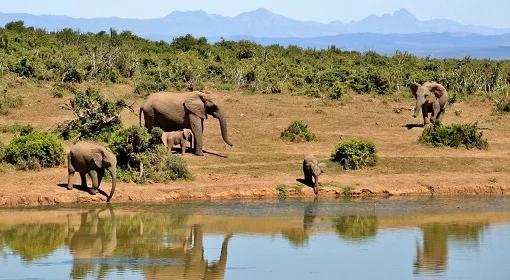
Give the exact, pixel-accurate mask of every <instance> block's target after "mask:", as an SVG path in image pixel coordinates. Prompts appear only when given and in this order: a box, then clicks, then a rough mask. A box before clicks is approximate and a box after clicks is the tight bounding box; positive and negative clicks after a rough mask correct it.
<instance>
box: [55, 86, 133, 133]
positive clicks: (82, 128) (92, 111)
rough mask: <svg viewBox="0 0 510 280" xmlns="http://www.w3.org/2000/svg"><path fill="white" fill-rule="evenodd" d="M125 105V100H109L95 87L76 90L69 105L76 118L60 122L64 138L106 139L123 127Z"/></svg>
mask: <svg viewBox="0 0 510 280" xmlns="http://www.w3.org/2000/svg"><path fill="white" fill-rule="evenodd" d="M124 107H127V105H126V103H125V102H124V101H123V100H117V101H116V102H112V101H109V100H107V99H106V98H105V97H104V96H102V95H101V94H100V93H99V92H98V91H97V90H95V89H92V88H88V89H87V90H85V91H79V90H76V91H75V95H74V98H73V99H72V100H71V101H70V106H69V109H70V110H71V111H73V113H74V115H75V117H76V118H75V119H74V120H71V121H68V122H65V123H62V124H60V125H59V130H60V133H61V135H62V137H64V139H73V138H78V139H99V140H106V139H107V138H108V136H109V135H110V134H111V133H112V132H113V131H115V130H117V129H119V128H120V127H121V121H120V117H119V115H120V112H121V110H122V109H123V108H124Z"/></svg>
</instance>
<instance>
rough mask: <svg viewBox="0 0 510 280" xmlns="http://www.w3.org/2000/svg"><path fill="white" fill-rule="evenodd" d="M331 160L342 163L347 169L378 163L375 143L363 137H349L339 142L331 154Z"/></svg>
mask: <svg viewBox="0 0 510 280" xmlns="http://www.w3.org/2000/svg"><path fill="white" fill-rule="evenodd" d="M331 160H332V161H334V162H338V163H340V164H341V165H342V166H343V167H344V168H345V169H352V170H355V169H361V168H363V167H365V166H375V165H376V164H377V150H376V148H375V145H374V144H373V143H371V142H369V141H366V140H362V139H349V140H346V141H343V142H340V143H338V144H337V145H336V146H335V149H334V151H333V153H332V154H331Z"/></svg>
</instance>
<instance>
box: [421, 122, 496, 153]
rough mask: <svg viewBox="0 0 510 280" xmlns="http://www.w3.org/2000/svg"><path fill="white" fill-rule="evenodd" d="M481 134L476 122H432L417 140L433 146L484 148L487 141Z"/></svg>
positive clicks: (486, 145)
mask: <svg viewBox="0 0 510 280" xmlns="http://www.w3.org/2000/svg"><path fill="white" fill-rule="evenodd" d="M482 136H483V133H482V132H481V131H480V128H478V124H477V123H473V124H460V125H459V124H452V125H440V124H434V125H431V126H428V127H427V128H425V130H423V133H422V135H421V136H420V138H419V139H418V141H419V142H420V143H423V144H429V145H432V146H435V147H438V146H448V147H453V148H458V147H460V146H464V147H466V149H472V148H477V149H486V148H487V147H488V145H489V143H488V142H487V140H485V139H483V138H482Z"/></svg>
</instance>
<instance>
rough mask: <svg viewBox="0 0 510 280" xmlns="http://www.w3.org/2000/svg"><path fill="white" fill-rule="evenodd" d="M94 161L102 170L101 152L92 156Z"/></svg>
mask: <svg viewBox="0 0 510 280" xmlns="http://www.w3.org/2000/svg"><path fill="white" fill-rule="evenodd" d="M92 161H93V162H94V165H95V166H96V167H97V168H101V167H102V166H103V153H102V152H101V151H96V152H95V153H94V154H93V155H92Z"/></svg>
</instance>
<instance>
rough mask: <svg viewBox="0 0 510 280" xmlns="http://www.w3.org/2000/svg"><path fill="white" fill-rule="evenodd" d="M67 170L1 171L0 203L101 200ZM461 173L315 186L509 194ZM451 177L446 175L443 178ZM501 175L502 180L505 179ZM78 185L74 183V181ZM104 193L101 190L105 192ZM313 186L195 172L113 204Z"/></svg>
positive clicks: (344, 192)
mask: <svg viewBox="0 0 510 280" xmlns="http://www.w3.org/2000/svg"><path fill="white" fill-rule="evenodd" d="M65 174H66V171H65V169H64V168H54V169H49V170H43V171H40V172H13V174H4V176H2V180H1V182H0V206H1V207H28V206H43V205H60V204H90V203H106V202H105V201H106V193H109V191H110V185H109V184H108V182H105V183H104V185H102V186H101V189H102V192H101V193H100V194H98V195H95V196H93V195H90V194H89V193H88V192H87V191H86V190H83V189H81V188H80V187H79V186H77V185H75V189H73V190H71V191H69V190H67V189H66V188H65V179H66V176H65ZM465 175H466V174H462V175H460V174H448V173H445V174H438V176H437V177H435V179H434V180H424V179H423V177H422V176H417V175H413V174H407V175H402V174H400V175H374V176H366V177H363V176H360V175H359V174H351V175H344V176H330V177H329V178H327V179H328V180H325V181H324V182H323V186H322V187H321V188H320V193H319V198H342V197H346V196H352V197H393V198H396V197H405V196H451V195H458V196H466V195H509V194H510V188H509V187H508V186H506V185H505V184H503V183H497V182H495V183H490V182H488V181H487V180H486V179H485V176H484V177H480V176H471V177H469V178H468V176H465ZM446 178H450V179H446ZM508 181H510V178H504V179H503V180H502V182H508ZM75 183H77V182H75ZM105 192H106V193H105ZM313 197H314V194H313V189H312V188H310V187H307V186H304V185H302V184H300V183H299V182H297V181H296V178H294V176H280V177H278V178H274V177H259V178H257V177H253V176H242V175H235V176H233V175H231V176H221V177H220V176H216V175H204V176H198V177H197V178H196V179H195V180H194V181H191V182H175V183H171V184H148V185H136V184H130V183H120V184H119V185H118V187H117V191H116V193H115V196H114V198H113V203H171V202H175V201H183V200H228V199H278V198H313Z"/></svg>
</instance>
